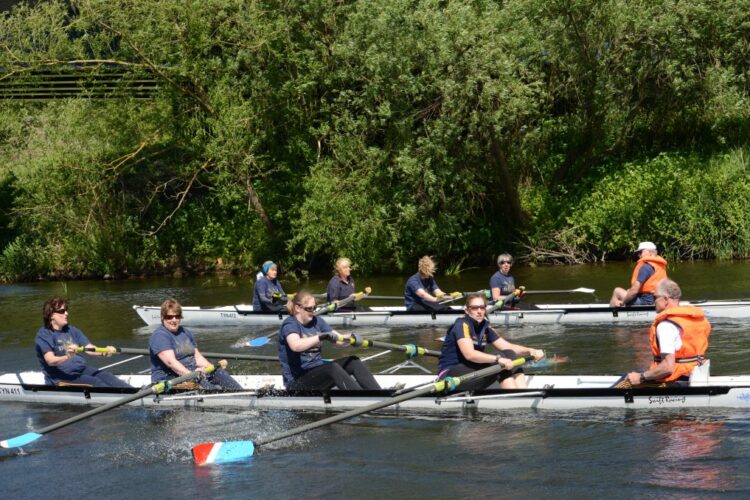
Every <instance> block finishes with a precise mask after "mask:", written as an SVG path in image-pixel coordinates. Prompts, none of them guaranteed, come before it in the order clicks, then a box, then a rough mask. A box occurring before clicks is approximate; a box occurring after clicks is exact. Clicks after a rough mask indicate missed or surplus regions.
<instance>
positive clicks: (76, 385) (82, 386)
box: [55, 380, 94, 389]
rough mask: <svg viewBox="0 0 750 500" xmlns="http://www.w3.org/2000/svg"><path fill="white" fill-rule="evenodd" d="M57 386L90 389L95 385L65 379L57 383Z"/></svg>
mask: <svg viewBox="0 0 750 500" xmlns="http://www.w3.org/2000/svg"><path fill="white" fill-rule="evenodd" d="M55 386H57V387H80V388H82V389H90V388H92V387H94V386H93V385H91V384H76V383H74V382H65V381H64V380H61V381H60V382H58V383H56V384H55Z"/></svg>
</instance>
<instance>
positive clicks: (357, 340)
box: [331, 333, 440, 358]
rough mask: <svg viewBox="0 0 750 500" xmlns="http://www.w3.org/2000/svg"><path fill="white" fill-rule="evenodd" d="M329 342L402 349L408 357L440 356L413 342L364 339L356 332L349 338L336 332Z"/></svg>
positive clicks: (436, 352) (392, 349)
mask: <svg viewBox="0 0 750 500" xmlns="http://www.w3.org/2000/svg"><path fill="white" fill-rule="evenodd" d="M331 342H335V343H337V344H349V345H352V346H354V347H364V348H367V347H380V348H382V349H389V350H391V351H403V352H405V353H406V355H407V356H409V357H410V358H412V357H414V356H435V357H440V351H432V350H430V349H425V348H424V347H421V346H416V345H414V344H406V345H400V344H390V343H388V342H380V341H379V340H370V339H365V338H363V337H362V336H361V335H358V334H356V333H353V334H352V335H351V337H349V339H344V336H343V335H341V334H337V335H336V338H333V337H332V338H331Z"/></svg>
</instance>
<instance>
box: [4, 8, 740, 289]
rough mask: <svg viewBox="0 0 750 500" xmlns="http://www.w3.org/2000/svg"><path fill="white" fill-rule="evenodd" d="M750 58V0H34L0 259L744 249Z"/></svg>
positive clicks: (124, 261)
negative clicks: (645, 243) (68, 84)
mask: <svg viewBox="0 0 750 500" xmlns="http://www.w3.org/2000/svg"><path fill="white" fill-rule="evenodd" d="M749 68H750V12H749V11H748V9H747V8H746V3H745V2H742V1H739V0H710V1H709V0H696V1H692V2H679V1H675V0H653V1H629V0H609V1H599V0H508V1H504V2H499V1H491V0H474V1H437V0H409V1H407V0H382V1H379V2H371V1H348V2H343V1H340V0H311V1H306V2H289V1H282V0H265V1H240V0H201V1H185V0H161V1H159V2H150V1H146V2H144V1H134V0H118V1H111V0H110V1H103V0H70V1H64V2H63V1H49V2H38V3H36V4H34V6H27V5H25V4H19V5H17V6H16V7H15V8H14V10H13V11H12V12H10V13H6V14H5V15H4V16H3V17H0V97H3V99H0V249H1V250H2V253H1V254H0V277H2V279H5V280H19V279H36V278H38V277H101V276H105V275H110V276H126V275H133V274H150V273H161V272H173V271H175V270H181V271H186V272H191V271H203V270H208V271H212V270H230V271H240V272H250V271H253V270H255V269H257V266H258V265H259V264H260V263H261V262H262V261H264V260H266V259H268V258H273V259H274V260H277V261H280V262H281V263H282V264H283V265H284V266H285V267H287V268H288V269H309V268H327V267H329V266H330V265H331V262H332V260H333V259H335V257H337V256H339V255H346V256H348V257H350V258H351V259H352V260H353V261H354V262H355V263H356V264H357V265H358V266H359V269H360V270H366V271H375V270H381V269H393V268H408V269H412V268H414V265H415V262H416V259H417V258H418V257H419V256H420V255H423V254H432V255H435V256H436V257H437V259H438V261H439V262H440V263H441V264H442V266H443V267H444V268H447V267H453V268H455V267H456V266H457V265H458V266H459V267H460V266H461V263H463V265H470V264H471V263H474V262H476V263H482V264H486V263H489V262H491V261H492V258H493V256H494V255H497V254H498V253H499V252H501V251H504V250H508V249H510V250H512V251H513V252H514V253H516V254H518V255H523V256H525V258H526V259H528V260H529V261H533V262H540V263H545V262H587V261H598V260H606V259H616V258H622V257H623V256H625V255H627V254H628V253H629V252H630V251H632V249H633V246H634V245H635V244H637V242H638V241H640V240H646V239H648V240H652V241H654V242H656V243H657V244H658V245H659V247H660V248H663V249H664V250H665V252H666V253H667V254H668V255H669V256H670V257H672V258H746V257H748V256H750V229H749V228H750V178H749V177H748V158H749V156H748V154H749V153H750V150H749V149H748V138H749V137H750V135H749V133H750V94H749V92H748V90H749V88H748V86H749V85H750V79H749V77H750V69H749ZM113 72H117V74H118V75H120V76H119V77H118V78H120V80H119V81H120V83H119V84H115V85H114V86H112V84H111V83H109V82H111V80H109V79H106V80H105V76H106V77H107V78H111V75H112V73H113ZM69 74H75V75H76V83H75V85H74V86H75V89H76V93H75V95H69V92H68V91H65V90H64V87H65V86H64V85H63V84H60V83H57V84H55V83H50V81H52V80H53V79H52V76H54V77H55V78H57V77H58V76H59V75H69ZM51 75H52V76H51ZM105 81H106V82H108V83H107V84H106V85H105V83H103V82H105ZM58 82H59V80H58ZM139 86H141V87H143V88H146V87H148V89H150V90H148V92H146V93H144V92H145V91H144V92H140V91H137V90H134V89H138V88H139ZM50 88H52V89H53V90H50ZM19 89H20V90H19ZM66 92H67V93H66Z"/></svg>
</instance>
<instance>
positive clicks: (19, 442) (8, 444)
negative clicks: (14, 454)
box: [0, 432, 42, 448]
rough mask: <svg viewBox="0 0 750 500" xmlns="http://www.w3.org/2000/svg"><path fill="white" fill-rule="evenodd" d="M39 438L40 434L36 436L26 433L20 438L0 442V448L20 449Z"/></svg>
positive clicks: (33, 433) (32, 433) (34, 433)
mask: <svg viewBox="0 0 750 500" xmlns="http://www.w3.org/2000/svg"><path fill="white" fill-rule="evenodd" d="M40 437H42V434H37V433H36V432H27V433H26V434H24V435H22V436H18V437H14V438H10V439H6V440H5V441H0V447H2V448H20V447H21V446H26V445H27V444H29V443H33V442H34V441H36V440H37V439H39V438H40Z"/></svg>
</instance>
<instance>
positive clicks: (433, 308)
mask: <svg viewBox="0 0 750 500" xmlns="http://www.w3.org/2000/svg"><path fill="white" fill-rule="evenodd" d="M449 309H450V305H448V304H441V303H440V302H427V301H426V300H425V301H423V303H422V304H417V303H416V302H415V303H414V304H412V306H411V308H409V310H410V311H418V312H423V311H427V312H439V311H447V310H449Z"/></svg>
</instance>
